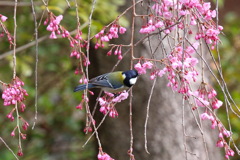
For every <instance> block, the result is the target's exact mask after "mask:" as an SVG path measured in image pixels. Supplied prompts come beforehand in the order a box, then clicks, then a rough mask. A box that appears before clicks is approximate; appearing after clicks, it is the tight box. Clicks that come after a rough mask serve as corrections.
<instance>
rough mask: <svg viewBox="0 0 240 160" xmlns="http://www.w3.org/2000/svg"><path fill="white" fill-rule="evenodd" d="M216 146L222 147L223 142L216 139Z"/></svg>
mask: <svg viewBox="0 0 240 160" xmlns="http://www.w3.org/2000/svg"><path fill="white" fill-rule="evenodd" d="M216 146H217V147H220V148H221V147H224V142H223V141H222V140H218V141H217V144H216Z"/></svg>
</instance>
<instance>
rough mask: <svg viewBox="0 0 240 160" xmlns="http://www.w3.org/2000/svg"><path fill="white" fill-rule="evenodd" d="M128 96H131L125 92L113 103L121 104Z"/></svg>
mask: <svg viewBox="0 0 240 160" xmlns="http://www.w3.org/2000/svg"><path fill="white" fill-rule="evenodd" d="M128 95H129V94H128V92H126V91H124V92H122V93H121V94H120V95H119V96H117V97H115V98H114V99H113V100H112V101H113V102H115V103H119V102H121V101H123V100H125V99H127V98H128Z"/></svg>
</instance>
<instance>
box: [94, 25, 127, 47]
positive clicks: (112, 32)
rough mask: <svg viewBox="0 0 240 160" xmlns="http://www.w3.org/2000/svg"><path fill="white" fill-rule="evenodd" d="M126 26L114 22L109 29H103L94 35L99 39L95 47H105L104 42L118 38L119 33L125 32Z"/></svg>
mask: <svg viewBox="0 0 240 160" xmlns="http://www.w3.org/2000/svg"><path fill="white" fill-rule="evenodd" d="M126 30H127V29H126V28H124V27H122V26H120V25H118V24H116V23H115V24H113V25H111V27H110V28H109V30H108V31H106V29H105V28H104V29H102V30H101V31H100V32H99V33H97V34H96V35H95V36H94V37H95V38H96V39H97V43H96V44H95V49H97V48H98V47H104V44H103V42H109V41H110V40H111V39H113V38H118V37H119V36H118V34H119V33H120V34H124V33H125V32H126Z"/></svg>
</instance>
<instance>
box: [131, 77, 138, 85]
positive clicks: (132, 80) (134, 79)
mask: <svg viewBox="0 0 240 160" xmlns="http://www.w3.org/2000/svg"><path fill="white" fill-rule="evenodd" d="M136 82H137V77H135V78H131V79H130V80H129V83H130V84H131V85H134V84H135V83H136Z"/></svg>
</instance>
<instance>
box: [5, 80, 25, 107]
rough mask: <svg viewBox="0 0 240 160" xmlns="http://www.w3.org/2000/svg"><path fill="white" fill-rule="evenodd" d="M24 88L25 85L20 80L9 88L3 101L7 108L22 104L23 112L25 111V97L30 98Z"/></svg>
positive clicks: (14, 81)
mask: <svg viewBox="0 0 240 160" xmlns="http://www.w3.org/2000/svg"><path fill="white" fill-rule="evenodd" d="M22 86H24V83H23V81H21V80H20V79H19V78H16V79H14V80H13V82H12V84H9V85H8V86H7V88H6V89H5V90H4V91H3V94H2V99H3V100H4V103H3V104H4V105H5V106H9V105H11V104H13V105H15V104H16V103H20V104H21V108H22V111H24V109H25V105H24V104H23V101H24V100H25V96H28V94H27V91H26V90H25V89H23V88H22Z"/></svg>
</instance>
